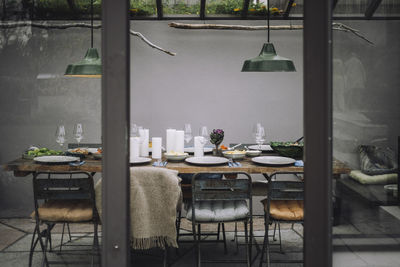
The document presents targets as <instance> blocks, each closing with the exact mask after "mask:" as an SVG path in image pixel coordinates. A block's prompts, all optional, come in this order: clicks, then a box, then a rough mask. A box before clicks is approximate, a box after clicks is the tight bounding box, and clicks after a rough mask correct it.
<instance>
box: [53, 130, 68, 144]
mask: <svg viewBox="0 0 400 267" xmlns="http://www.w3.org/2000/svg"><path fill="white" fill-rule="evenodd" d="M65 141H67V139H66V138H65V127H64V125H59V126H57V130H56V142H57V143H58V144H59V145H60V146H61V147H62V146H63V145H64V143H65Z"/></svg>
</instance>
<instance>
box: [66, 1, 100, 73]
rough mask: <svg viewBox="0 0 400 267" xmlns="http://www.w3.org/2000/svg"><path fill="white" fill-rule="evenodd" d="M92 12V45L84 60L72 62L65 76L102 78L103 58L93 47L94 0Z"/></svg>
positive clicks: (91, 4)
mask: <svg viewBox="0 0 400 267" xmlns="http://www.w3.org/2000/svg"><path fill="white" fill-rule="evenodd" d="M90 12H91V17H90V21H91V27H90V28H91V39H90V41H91V46H90V48H89V49H88V50H87V51H86V55H85V57H84V59H83V60H81V61H79V62H77V63H75V64H70V65H68V67H67V70H66V71H65V74H64V75H65V76H68V77H85V78H100V77H101V59H100V57H99V53H98V52H97V49H96V48H93V0H91V1H90Z"/></svg>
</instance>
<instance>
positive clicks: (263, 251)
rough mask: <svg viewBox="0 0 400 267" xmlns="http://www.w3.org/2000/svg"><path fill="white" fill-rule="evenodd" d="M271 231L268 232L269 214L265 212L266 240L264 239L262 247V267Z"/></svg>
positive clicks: (260, 265) (260, 266)
mask: <svg viewBox="0 0 400 267" xmlns="http://www.w3.org/2000/svg"><path fill="white" fill-rule="evenodd" d="M268 235H269V233H268V222H267V216H266V214H265V213H264V241H263V246H262V249H261V256H260V264H259V267H262V264H263V261H264V254H265V250H266V248H267V242H268V238H269V236H268Z"/></svg>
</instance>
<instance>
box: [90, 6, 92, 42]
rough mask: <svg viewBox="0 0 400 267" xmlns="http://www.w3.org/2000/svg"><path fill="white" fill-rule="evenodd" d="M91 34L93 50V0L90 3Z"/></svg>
mask: <svg viewBox="0 0 400 267" xmlns="http://www.w3.org/2000/svg"><path fill="white" fill-rule="evenodd" d="M90 13H91V16H90V25H91V27H90V33H91V38H90V47H91V48H93V0H91V1H90Z"/></svg>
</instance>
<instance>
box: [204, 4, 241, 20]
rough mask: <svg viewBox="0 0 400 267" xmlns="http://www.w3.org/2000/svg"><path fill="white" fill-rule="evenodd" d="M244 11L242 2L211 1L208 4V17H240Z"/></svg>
mask: <svg viewBox="0 0 400 267" xmlns="http://www.w3.org/2000/svg"><path fill="white" fill-rule="evenodd" d="M242 9H243V1H242V0H210V1H207V2H206V15H211V16H224V17H226V16H238V15H240V14H241V12H242Z"/></svg>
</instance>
